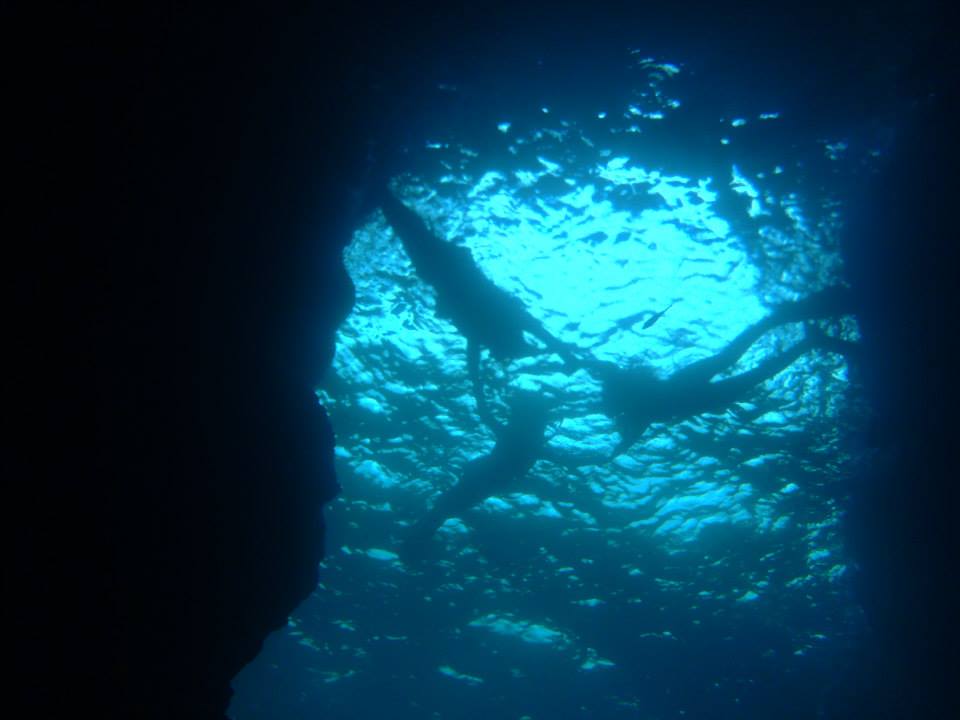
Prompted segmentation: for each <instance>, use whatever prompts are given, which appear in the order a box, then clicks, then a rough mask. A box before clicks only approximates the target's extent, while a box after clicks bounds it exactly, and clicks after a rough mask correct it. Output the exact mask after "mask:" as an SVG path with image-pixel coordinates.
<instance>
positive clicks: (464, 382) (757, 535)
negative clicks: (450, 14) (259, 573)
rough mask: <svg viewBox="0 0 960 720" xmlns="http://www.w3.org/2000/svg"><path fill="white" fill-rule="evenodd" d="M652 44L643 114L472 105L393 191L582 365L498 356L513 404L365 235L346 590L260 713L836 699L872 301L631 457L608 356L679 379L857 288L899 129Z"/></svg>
mask: <svg viewBox="0 0 960 720" xmlns="http://www.w3.org/2000/svg"><path fill="white" fill-rule="evenodd" d="M623 63H624V76H625V77H627V78H628V79H629V82H630V86H629V88H627V89H626V90H627V91H626V92H625V93H624V98H625V99H624V101H623V102H622V103H621V104H619V105H616V106H607V105H604V106H582V107H578V108H574V109H570V108H569V107H566V108H563V109H557V108H555V107H551V106H550V105H549V104H544V105H543V106H542V107H541V108H539V109H538V110H539V113H538V114H536V115H531V114H526V115H524V116H522V117H512V116H510V115H509V114H505V115H504V116H503V117H500V118H496V119H495V121H491V122H490V123H488V125H489V127H487V126H484V127H483V128H481V129H480V130H478V129H477V128H476V127H473V126H470V127H466V126H458V125H457V124H455V123H453V124H451V125H450V126H449V127H445V128H442V129H441V130H438V132H437V135H436V136H435V137H431V138H428V139H427V141H426V142H423V143H419V142H418V143H417V144H415V145H411V146H410V147H409V148H408V149H407V152H408V157H407V161H408V162H407V169H406V170H405V171H402V172H398V173H392V178H391V181H390V190H391V192H392V193H393V194H394V195H395V196H396V197H397V198H398V199H400V200H401V201H402V202H403V203H404V204H405V206H406V207H407V208H409V209H410V210H412V211H413V212H415V213H416V214H417V215H418V216H419V217H421V218H423V219H424V220H425V221H426V222H427V224H428V226H429V228H430V230H431V232H432V233H433V234H434V235H435V236H436V237H438V238H440V239H442V240H443V241H444V242H448V243H452V244H454V245H456V246H460V247H463V248H467V249H468V250H469V252H470V255H471V257H472V258H473V261H474V262H475V265H476V267H477V269H478V271H480V272H482V273H483V274H484V275H485V276H486V277H487V278H489V280H492V281H493V283H495V285H496V286H497V287H499V288H500V289H502V290H503V291H505V292H506V293H507V294H509V295H510V296H512V297H514V298H517V299H519V301H521V302H522V305H523V307H524V308H525V310H526V312H527V313H529V315H530V316H532V317H533V318H535V319H536V320H537V321H538V322H539V323H540V325H541V326H542V328H543V329H545V331H546V332H547V333H548V334H549V335H550V336H552V337H553V338H556V339H557V340H558V341H559V342H560V343H561V344H562V345H563V346H564V347H567V348H570V349H571V351H572V352H574V353H575V354H576V357H577V358H578V359H579V362H578V363H573V364H571V363H569V362H567V361H565V359H564V358H562V357H561V355H560V354H559V353H557V352H554V351H553V350H552V349H551V348H550V347H547V346H546V344H545V343H544V342H543V341H542V340H538V339H537V338H536V337H534V336H529V337H528V338H527V348H528V349H527V350H526V351H525V352H523V353H519V354H517V356H515V357H511V358H506V359H501V358H498V357H494V356H493V355H491V353H490V352H489V351H487V350H484V351H483V352H482V353H481V356H480V376H481V378H482V383H483V393H484V395H483V397H484V398H485V400H486V402H488V403H489V414H485V413H482V412H481V409H480V407H479V406H478V400H477V393H476V391H475V388H474V385H473V383H472V382H471V377H470V373H469V370H468V361H467V340H466V337H465V334H464V332H463V331H462V328H460V327H458V325H457V324H456V323H455V322H453V321H451V319H450V317H449V313H448V312H446V309H445V308H444V307H443V302H444V300H443V298H442V297H440V296H439V295H438V291H437V289H436V288H435V287H433V286H432V285H431V283H429V282H426V281H425V280H424V279H423V277H422V273H421V272H418V269H417V267H415V266H414V264H413V263H412V262H411V259H410V257H409V254H408V252H407V251H406V250H405V247H404V244H403V241H402V238H401V237H400V236H399V234H398V233H397V232H396V231H395V228H393V227H391V223H390V222H388V220H387V219H386V218H385V217H384V215H383V213H381V212H379V211H375V212H373V213H372V214H370V215H369V216H368V217H366V219H365V220H364V222H363V223H361V225H360V227H359V228H358V229H357V231H356V233H355V235H354V237H353V241H352V243H351V245H350V246H349V247H348V249H347V251H346V254H345V263H346V266H347V269H348V271H349V274H350V276H351V277H352V279H353V281H354V283H355V285H356V288H357V298H356V304H355V306H354V308H353V312H352V314H351V315H350V317H349V318H348V319H347V321H346V322H345V323H344V324H343V326H342V327H341V328H340V331H339V334H338V338H337V355H336V359H335V361H334V365H333V367H332V369H331V370H330V372H329V373H328V375H327V377H326V378H325V380H324V382H323V384H322V386H321V387H320V388H318V391H317V394H318V398H319V400H320V401H321V402H322V403H323V404H324V405H325V406H326V407H327V408H328V409H329V412H330V415H331V418H332V421H333V424H334V427H335V429H336V433H337V439H338V447H337V463H338V466H337V467H338V473H339V475H340V478H341V483H342V485H343V492H342V494H341V496H340V497H339V498H338V499H337V500H336V501H335V502H334V503H333V504H332V505H331V506H330V507H329V508H328V510H327V517H328V520H329V526H330V529H329V544H328V547H329V551H328V558H327V560H326V562H325V563H324V565H323V567H322V571H321V582H322V584H321V586H320V587H319V588H318V590H317V592H316V593H315V594H314V595H313V596H312V597H311V598H310V599H309V600H308V601H307V602H305V603H304V604H303V605H302V606H301V607H300V608H299V609H298V610H297V611H296V613H295V614H294V615H293V616H292V617H291V619H290V623H289V626H288V627H287V628H286V629H285V630H283V631H281V632H278V633H276V634H275V635H274V636H273V637H272V638H270V640H269V641H268V643H267V646H266V647H265V649H264V651H263V653H262V654H261V656H260V657H259V659H258V660H257V661H256V662H255V663H254V664H253V665H251V666H250V667H248V668H247V669H246V670H245V671H244V672H243V673H242V674H241V675H240V677H239V678H238V679H237V681H236V682H235V687H236V691H237V693H236V697H235V699H234V702H233V706H232V714H233V716H234V717H236V718H237V719H238V720H253V719H255V718H313V717H317V718H321V717H322V718H328V719H332V718H360V717H371V718H373V717H389V718H397V719H405V718H411V719H412V718H438V719H439V718H442V719H444V720H446V719H451V720H453V719H456V718H479V717H496V718H514V719H516V720H522V719H524V718H528V719H529V720H541V719H546V718H568V717H569V718H579V717H583V718H603V719H606V718H649V719H651V720H653V719H659V718H682V717H711V718H712V717H717V718H719V717H724V718H727V717H729V718H741V717H742V718H770V717H777V718H812V717H817V716H818V715H821V714H822V713H824V712H825V710H824V708H825V707H826V705H827V703H828V698H829V697H830V696H831V694H832V693H834V692H835V691H836V685H837V683H838V682H840V680H839V679H838V678H840V677H842V676H843V674H844V672H845V670H846V668H847V667H848V666H849V665H850V663H851V658H852V653H853V651H854V649H855V648H857V647H858V646H859V644H860V643H861V642H862V640H863V638H864V634H865V632H866V624H865V621H864V617H863V613H862V611H861V608H860V606H859V605H858V603H857V602H856V600H855V599H854V596H853V592H852V587H853V582H854V576H855V573H856V569H855V567H854V566H853V563H852V561H851V556H850V553H849V551H848V548H847V547H845V545H844V541H843V534H842V532H841V528H840V523H841V520H842V514H843V508H844V503H845V500H846V498H847V496H848V494H849V491H850V487H849V478H850V477H851V476H852V474H853V472H854V469H855V467H856V463H858V462H860V461H861V459H862V457H861V450H860V449H859V445H858V444H857V442H856V441H855V440H854V438H856V437H857V435H858V433H859V432H860V431H861V430H862V429H863V423H864V418H863V412H862V404H863V401H862V397H861V396H860V394H859V393H860V388H859V385H858V382H857V367H856V365H855V363H854V364H853V365H851V362H852V361H851V360H850V358H849V357H848V356H847V355H845V354H844V353H842V352H838V351H837V347H839V344H834V345H828V344H823V343H821V344H816V343H814V344H810V345H809V346H807V345H803V343H804V342H805V338H807V337H809V336H811V334H812V333H820V334H822V335H825V336H827V337H829V338H832V339H834V340H839V341H844V342H848V343H856V341H857V339H858V337H859V335H858V327H857V321H856V318H855V317H853V316H852V315H849V314H845V313H844V312H842V311H840V310H838V311H836V312H829V313H825V314H824V316H823V317H818V318H816V319H814V320H810V321H807V322H803V321H783V322H771V323H770V324H769V327H768V328H765V331H764V332H758V333H757V337H756V338H754V339H752V341H751V342H749V343H747V344H746V347H745V348H744V349H743V352H742V353H737V354H736V357H734V358H733V359H732V361H731V362H730V363H728V364H727V365H726V366H725V367H723V368H722V369H721V370H720V371H719V372H718V373H717V374H715V375H712V376H711V377H710V385H711V388H704V389H702V392H712V386H716V385H718V384H720V383H723V382H724V381H727V380H730V379H731V378H738V377H740V376H744V374H745V373H750V372H752V371H754V370H756V369H757V368H761V369H762V368H764V367H768V366H769V364H768V363H769V361H770V360H771V359H773V358H777V357H784V356H787V355H789V357H790V361H789V362H787V361H785V362H784V363H783V365H784V366H783V367H779V368H776V371H771V372H762V371H758V372H757V373H756V374H755V375H754V376H751V377H753V378H754V380H755V381H754V382H750V383H749V384H748V387H745V388H744V390H743V392H740V393H738V394H736V397H732V398H730V399H729V400H728V401H725V402H723V403H720V404H718V405H716V406H713V407H711V408H710V410H709V411H708V412H700V411H697V412H693V413H684V412H682V411H681V410H678V412H677V413H676V415H675V416H674V417H670V418H657V419H654V421H652V422H651V423H650V424H649V426H647V427H645V428H642V429H639V430H638V433H637V437H636V441H635V442H634V443H632V444H630V445H629V446H625V444H624V442H623V440H624V434H625V432H624V431H625V426H624V425H623V423H622V420H621V419H618V416H617V412H616V411H615V410H613V409H612V408H614V407H615V406H616V403H615V402H612V400H611V397H610V391H609V388H607V387H605V384H604V383H605V381H604V377H605V376H604V374H603V371H602V368H620V369H621V370H624V371H627V370H631V369H632V370H637V369H639V368H646V369H647V370H648V371H649V373H648V374H649V377H650V378H652V380H651V382H664V383H669V381H670V379H671V378H675V377H681V376H682V373H683V371H684V369H687V368H691V367H694V366H697V363H702V362H703V361H705V360H706V359H708V358H711V357H716V356H718V354H720V353H722V352H723V351H724V350H725V349H727V348H729V347H731V343H733V342H734V341H735V339H736V338H737V337H738V336H740V334H741V333H743V332H744V331H748V330H749V329H750V328H753V327H757V326H758V324H759V323H763V322H764V321H765V319H769V318H770V317H773V316H775V314H776V313H777V312H778V310H777V309H778V308H782V307H787V306H789V304H790V303H797V302H800V301H802V300H803V299H804V298H808V297H810V296H812V295H814V294H815V293H817V292H819V291H822V290H824V289H825V288H831V287H835V286H840V285H842V284H843V282H844V275H843V272H844V271H843V262H842V259H841V256H840V253H839V249H838V238H839V233H840V230H841V228H842V225H843V222H844V212H845V205H844V198H845V197H846V196H847V194H848V191H849V185H850V183H852V182H854V180H852V178H855V177H857V176H858V174H859V176H860V177H862V176H863V175H865V174H869V172H870V167H871V163H873V162H874V161H876V159H877V158H878V157H880V156H881V155H882V151H883V148H882V147H880V146H879V144H877V143H874V144H871V143H869V142H865V141H862V140H860V139H859V138H856V137H853V136H852V135H845V134H842V133H838V134H836V135H831V136H825V135H823V134H821V133H820V132H813V131H810V132H798V131H797V128H796V124H795V123H793V121H792V120H791V117H790V114H789V113H788V112H785V111H784V109H783V108H781V107H779V106H778V105H777V104H776V103H775V102H774V101H771V102H770V104H769V105H766V104H765V101H764V97H763V96H762V95H761V96H753V97H750V98H749V101H744V102H743V107H742V108H741V109H740V110H739V111H737V112H733V113H730V112H723V113H721V112H719V111H717V108H716V106H715V105H709V104H703V103H700V104H698V100H699V99H700V98H699V97H698V95H697V93H698V87H699V88H700V90H699V91H701V92H702V90H703V87H704V84H706V85H709V78H701V79H700V80H699V81H698V82H700V83H701V85H699V86H698V85H696V84H695V83H692V82H691V81H690V78H689V71H688V68H687V67H686V65H685V64H684V62H683V59H682V58H650V57H648V56H646V55H645V54H643V53H633V54H629V53H628V54H625V56H624V59H623ZM438 92H446V93H450V92H456V90H455V89H454V90H451V89H449V88H441V89H439V90H438ZM691 106H695V107H696V108H697V109H696V110H694V111H691V110H690V109H689V108H690V107H691ZM414 168H415V169H414ZM664 310H666V312H663V313H662V314H660V315H658V313H660V312H661V311H664ZM477 312H478V313H479V314H482V308H478V309H477ZM791 352H793V355H790V353H791ZM677 373H680V375H676V374H677ZM657 387H659V386H657ZM529 397H545V398H548V399H549V405H550V409H549V415H550V417H549V422H548V424H547V426H546V428H545V431H544V433H543V447H542V448H541V450H540V451H539V452H538V455H537V457H536V458H535V462H534V464H533V465H532V467H531V468H530V469H529V471H527V472H525V473H522V475H521V476H520V477H517V478H506V479H504V478H502V477H500V478H491V479H490V487H491V490H490V492H489V495H488V496H487V497H485V499H483V500H482V501H480V502H478V503H476V504H472V505H469V506H467V507H462V508H460V509H459V510H458V511H457V512H456V513H455V514H451V515H450V516H449V517H448V518H447V519H446V521H445V522H444V523H443V524H442V526H440V527H439V529H438V530H437V532H436V533H435V534H432V535H430V534H429V533H428V534H427V538H426V540H425V541H423V542H419V543H416V544H415V545H414V544H411V543H409V542H408V539H409V538H410V536H411V533H413V532H414V531H415V530H414V527H415V523H417V521H418V520H420V519H421V518H423V517H424V516H425V515H426V513H427V512H428V510H429V509H430V508H431V507H433V506H435V504H436V503H437V501H438V498H440V497H442V496H443V495H444V493H445V492H446V491H448V490H449V489H450V488H452V487H455V486H456V485H457V484H458V483H459V482H460V481H461V479H462V478H463V477H464V476H465V474H466V473H468V472H469V468H471V467H473V466H474V465H476V461H477V460H478V459H480V458H483V457H485V456H487V455H488V454H489V453H491V451H492V449H493V447H494V445H495V443H496V442H497V441H498V436H497V433H496V430H494V429H492V427H491V425H494V426H496V425H497V424H500V425H505V424H507V423H508V421H509V419H510V417H511V414H512V412H513V410H514V408H515V407H516V405H517V404H518V403H520V402H522V401H523V398H529ZM631 402H632V400H631ZM669 402H673V400H669V399H667V400H664V403H669ZM690 402H692V403H693V404H692V405H690V407H694V408H696V407H698V406H697V405H696V402H694V401H693V400H691V401H690ZM491 417H492V418H493V422H492V423H491V422H490V421H489V420H490V418H491ZM471 462H473V465H471V464H470V463H471Z"/></svg>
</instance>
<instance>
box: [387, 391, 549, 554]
mask: <svg viewBox="0 0 960 720" xmlns="http://www.w3.org/2000/svg"><path fill="white" fill-rule="evenodd" d="M550 410H551V402H550V400H549V399H547V398H544V397H541V396H538V395H534V394H532V393H524V394H523V395H522V396H520V397H518V398H515V399H514V401H513V402H512V403H511V406H510V421H509V423H508V424H507V425H506V426H504V425H501V424H500V423H499V422H497V420H496V419H495V418H494V417H493V415H492V413H490V411H489V409H488V408H487V407H486V405H485V404H484V403H481V407H480V416H481V418H482V419H483V420H484V422H485V423H486V424H487V425H488V426H489V427H490V429H491V430H492V431H493V434H494V436H495V438H496V443H495V444H494V447H493V449H492V450H491V451H490V452H489V453H488V454H487V455H483V456H481V457H478V458H474V459H473V460H470V461H469V462H468V463H467V464H466V466H465V467H464V469H463V473H462V474H461V475H460V479H459V480H458V481H457V484H456V485H454V486H453V487H452V488H450V489H449V490H447V491H446V492H445V493H443V494H442V495H441V496H440V497H439V498H438V499H437V501H436V502H435V503H434V505H433V507H432V508H431V509H430V510H429V511H428V512H427V514H426V515H424V516H423V517H421V518H420V519H419V520H417V522H416V523H415V524H414V525H413V527H412V528H411V529H410V532H409V534H408V536H407V537H406V539H405V541H404V544H405V545H407V546H410V545H412V544H417V543H422V542H424V541H427V540H429V539H430V538H431V537H432V536H433V533H434V532H436V530H437V529H438V528H439V527H440V526H441V525H442V524H443V523H444V521H446V520H447V519H448V518H451V517H457V516H459V515H461V514H463V513H464V512H466V511H467V510H469V509H470V508H472V507H473V506H474V505H477V504H478V503H481V502H483V501H484V500H486V499H487V498H488V497H491V496H492V495H496V494H498V493H506V492H511V491H512V490H513V489H514V488H515V487H516V485H517V483H518V482H519V481H520V480H522V479H523V477H524V476H525V475H526V474H527V473H528V472H529V471H530V468H532V467H533V465H534V463H536V462H537V460H539V459H540V458H541V457H543V456H544V451H545V449H546V448H545V446H546V443H547V440H548V438H547V437H546V436H545V432H546V429H547V426H548V425H549V424H550Z"/></svg>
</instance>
